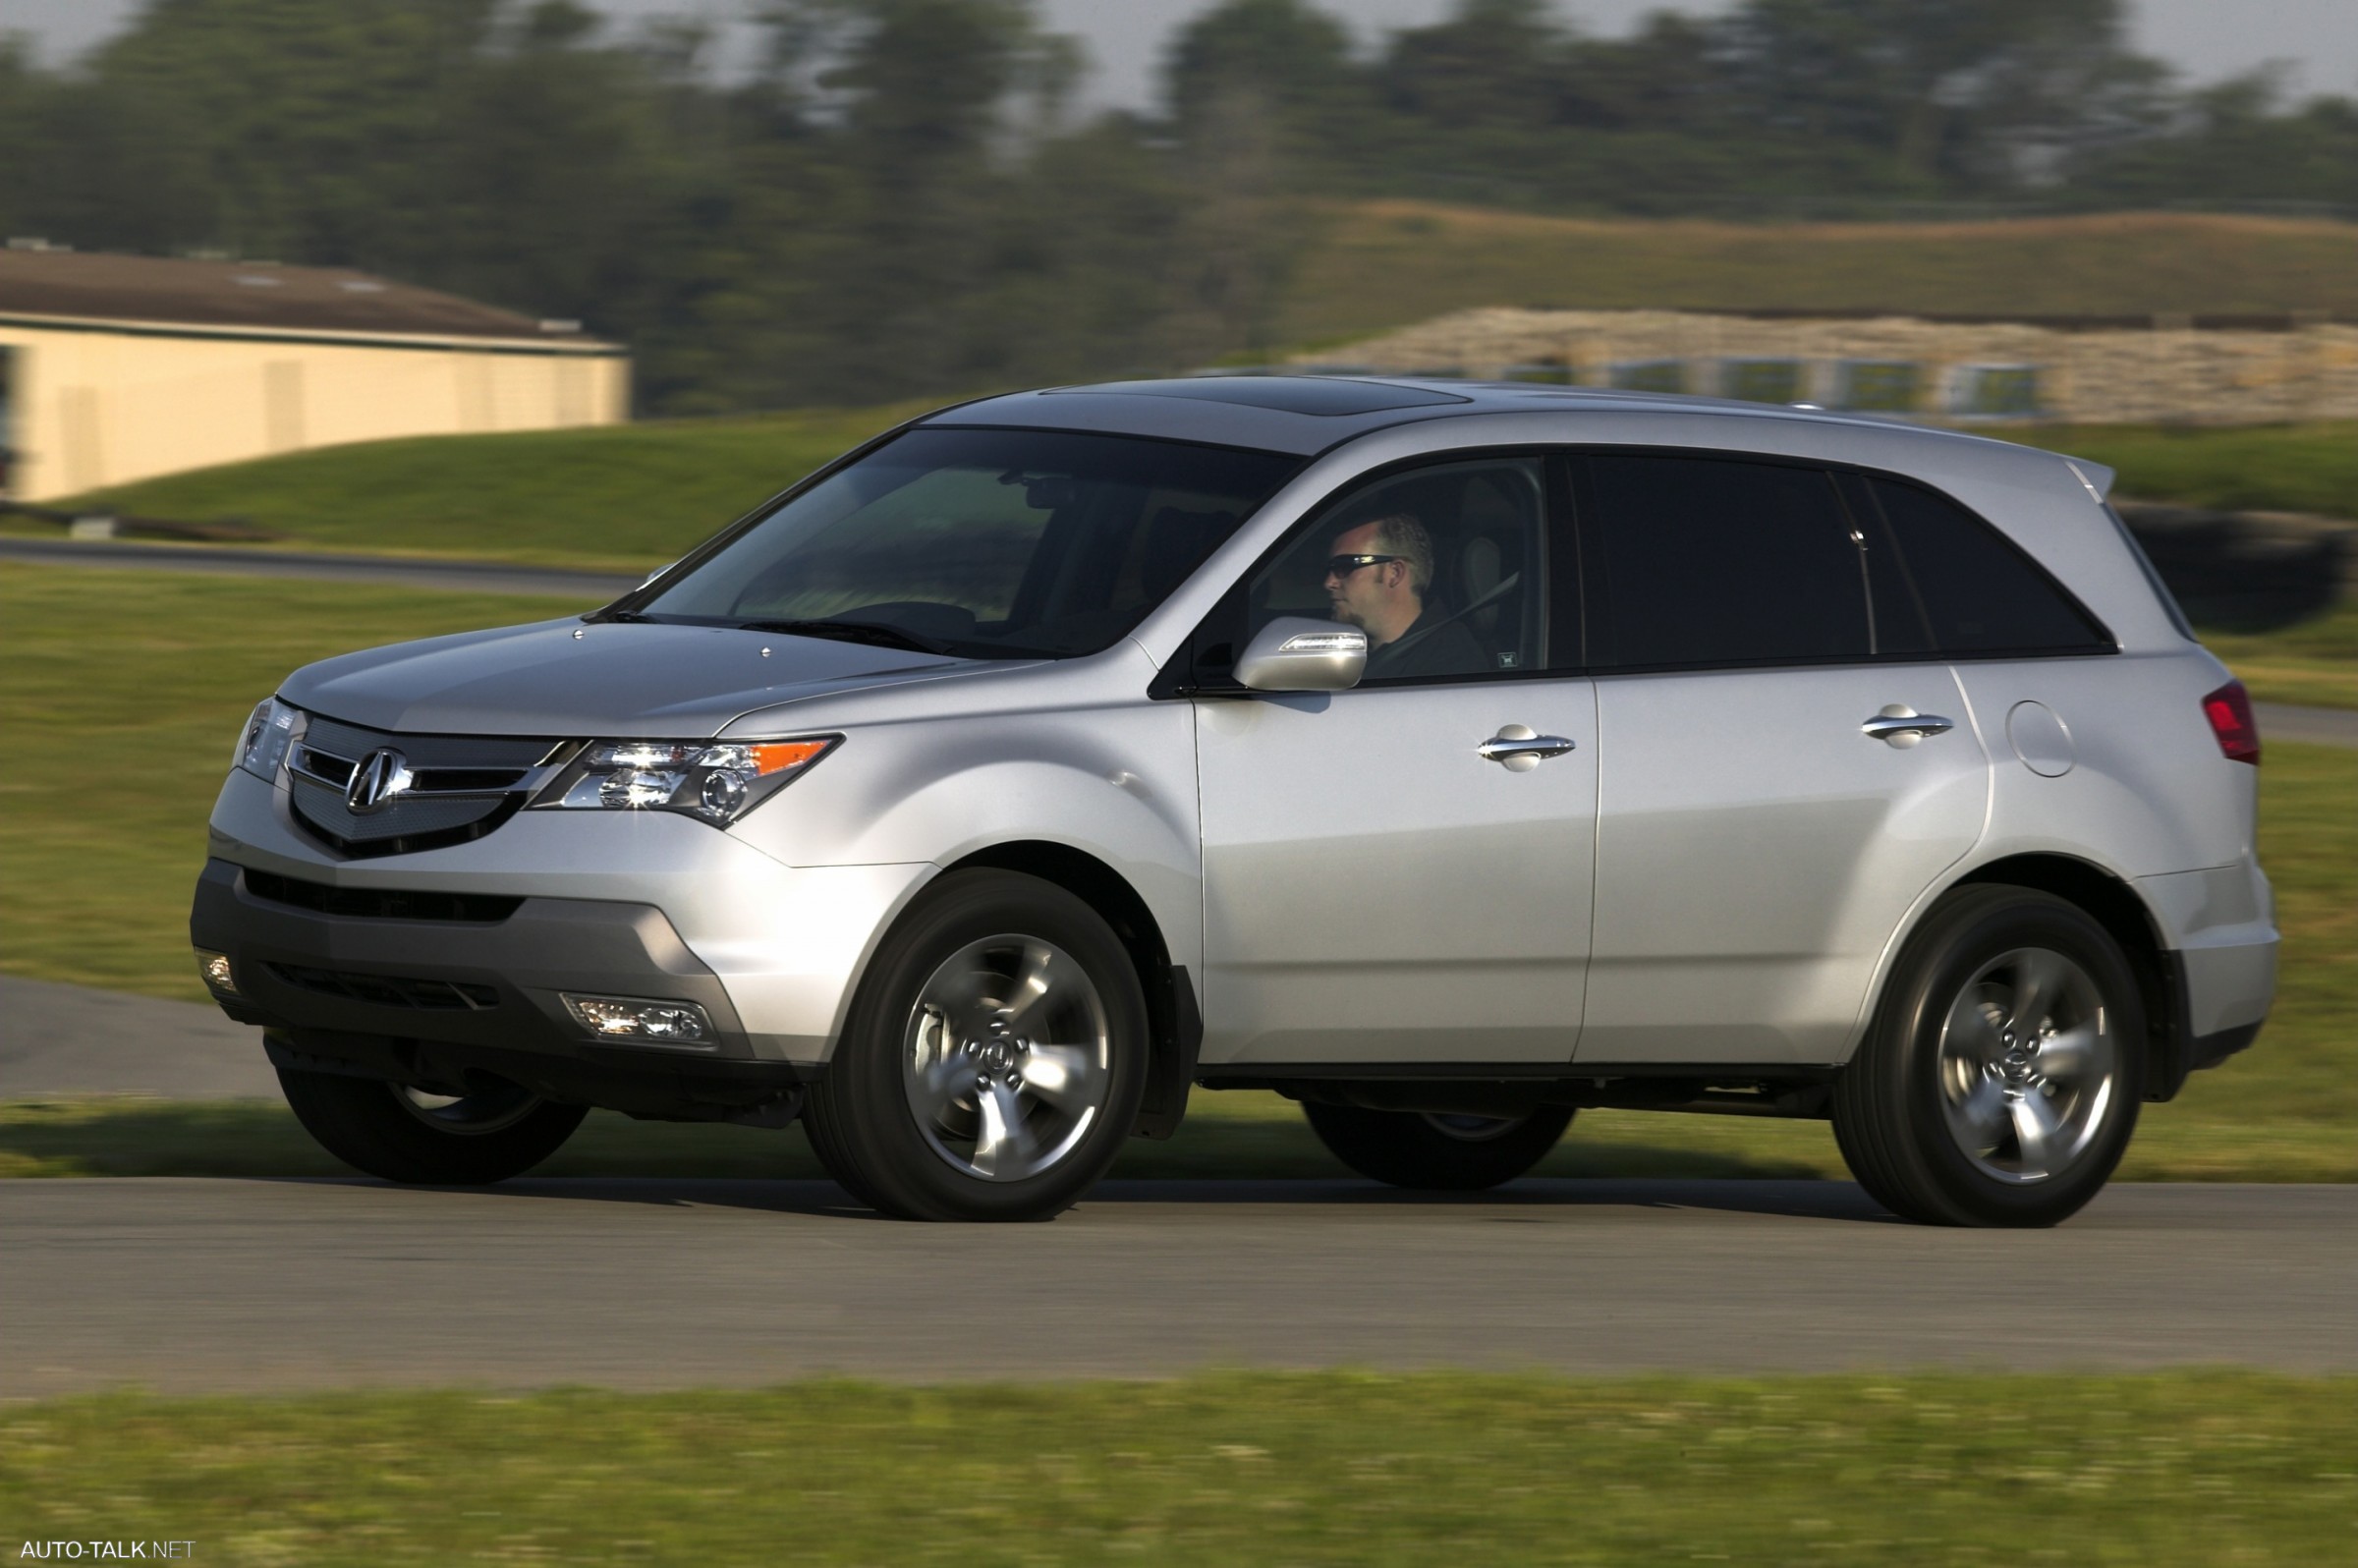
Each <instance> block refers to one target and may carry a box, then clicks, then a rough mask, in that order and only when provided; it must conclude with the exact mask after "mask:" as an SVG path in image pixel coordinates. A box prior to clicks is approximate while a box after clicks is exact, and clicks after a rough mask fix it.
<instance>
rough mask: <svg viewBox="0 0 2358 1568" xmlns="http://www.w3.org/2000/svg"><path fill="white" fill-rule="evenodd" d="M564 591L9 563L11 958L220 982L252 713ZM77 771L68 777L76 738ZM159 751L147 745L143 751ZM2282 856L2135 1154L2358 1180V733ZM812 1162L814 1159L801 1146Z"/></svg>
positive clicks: (35, 1110) (1147, 1159)
mask: <svg viewBox="0 0 2358 1568" xmlns="http://www.w3.org/2000/svg"><path fill="white" fill-rule="evenodd" d="M550 608H551V602H550V601H549V600H546V599H501V598H489V597H468V596H462V595H447V594H426V593H421V592H419V591H417V590H414V589H408V588H382V589H380V588H364V587H358V586H354V585H347V584H325V583H316V584H314V583H300V582H287V581H272V580H264V579H253V580H241V579H224V578H208V577H194V576H178V575H175V574H170V573H152V574H150V573H128V572H89V571H78V570H74V569H70V568H57V567H30V566H0V625H4V626H5V627H6V628H7V650H8V657H7V659H6V661H5V664H4V665H0V733H5V734H6V735H7V736H8V737H9V738H10V742H11V744H10V746H9V747H8V749H7V750H6V752H5V754H4V756H0V972H5V973H8V974H13V975H25V976H30V977H34V978H37V979H43V980H72V981H76V982H79V983H82V984H87V985H101V986H110V987H113V988H116V989H122V990H132V991H138V992H141V993H144V994H147V995H151V996H162V997H171V998H176V999H180V1000H184V1001H201V1000H202V999H203V992H202V989H201V988H200V987H199V986H198V985H197V980H196V977H195V973H194V970H193V968H192V965H191V962H190V959H189V956H188V935H187V911H188V897H189V889H190V887H191V886H192V884H193V883H194V881H195V879H196V875H197V868H199V867H200V866H201V865H202V863H203V858H204V818H205V815H206V812H208V810H209V808H210V805H211V800H212V796H213V793H214V791H215V790H216V789H217V788H218V786H219V780H220V776H221V773H222V772H223V771H224V770H226V768H227V766H228V752H229V747H230V742H231V740H232V739H233V737H234V733H235V731H236V729H237V726H238V723H239V721H240V719H241V718H243V717H244V715H245V713H246V711H247V709H248V708H249V707H250V706H251V705H252V704H253V702H254V701H255V700H258V699H259V698H260V697H262V696H263V695H266V694H267V693H268V692H270V691H271V690H272V688H273V687H274V686H275V685H276V683H277V682H278V681H279V680H280V679H281V678H282V677H283V676H284V675H285V674H286V672H287V671H288V670H290V669H292V668H293V667H295V666H296V665H298V664H301V663H304V662H306V661H308V660H310V659H314V658H318V657H321V656H323V655H325V654H328V653H333V652H340V651H343V650H345V649H347V648H351V647H355V646H365V645H368V644H374V643H380V642H389V641H393V640H395V639H397V638H401V637H408V636H424V635H428V634H432V633H436V632H443V631H451V630H457V629H460V628H464V627H469V626H480V625H490V624H497V623H499V622H502V621H516V620H524V619H528V618H536V617H540V616H544V615H546V614H548V613H549V611H550ZM67 756H72V757H79V758H85V759H86V758H99V759H124V760H126V761H130V762H137V763H139V764H140V765H122V766H115V765H108V766H81V767H79V768H78V769H77V771H76V772H75V774H74V777H73V786H72V788H71V790H66V789H61V788H59V787H58V786H57V784H56V782H55V774H54V771H53V770H54V767H55V764H56V762H57V759H58V758H60V757H67ZM151 764H153V765H151ZM2261 785H2262V791H2263V796H2262V799H2263V809H2262V818H2263V819H2262V829H2261V831H2262V839H2261V847H2262V855H2263V858H2264V860H2265V861H2266V863H2267V865H2268V867H2269V869H2270V871H2271V873H2272V875H2273V876H2274V879H2275V883H2276V890H2277V896H2278V899H2279V913H2280V920H2281V924H2282V925H2283V928H2284V930H2285V949H2284V978H2283V983H2282V988H2281V990H2280V993H2279V998H2278V1002H2277V1008H2276V1013H2275V1016H2274V1019H2273V1020H2272V1021H2271V1023H2270V1024H2269V1027H2268V1030H2267V1032H2266V1033H2265V1034H2264V1035H2263V1036H2262V1043H2261V1045H2260V1046H2259V1047H2258V1048H2256V1049H2255V1050H2253V1051H2252V1052H2250V1053H2249V1054H2247V1055H2246V1056H2244V1057H2241V1058H2239V1059H2237V1060H2236V1061H2233V1062H2231V1063H2229V1064H2228V1065H2227V1066H2226V1067H2224V1068H2222V1069H2220V1070H2219V1071H2218V1072H2215V1073H2210V1074H2206V1075H2204V1076H2203V1077H2201V1078H2199V1079H2197V1080H2196V1081H2195V1082H2194V1084H2193V1085H2192V1086H2191V1087H2190V1089H2189V1091H2188V1092H2187V1094H2186V1095H2185V1096H2183V1097H2182V1098H2181V1099H2180V1100H2179V1101H2178V1102H2176V1103H2175V1104H2171V1105H2166V1106H2159V1107H2155V1108H2153V1110H2152V1111H2151V1112H2150V1114H2149V1118H2148V1121H2147V1125H2146V1127H2145V1130H2144V1131H2143V1132H2142V1133H2141V1134H2140V1135H2139V1138H2138V1141H2137V1144H2136V1146H2135V1147H2134V1148H2133V1150H2132V1153H2131V1155H2130V1161H2129V1164H2128V1166H2127V1169H2126V1174H2128V1175H2130V1176H2135V1177H2148V1178H2152V1177H2163V1176H2167V1177H2180V1178H2216V1179H2230V1178H2232V1179H2327V1180H2348V1179H2358V1138H2353V1137H2351V1136H2350V1129H2351V1128H2352V1127H2358V1071H2354V1070H2353V1069H2354V1068H2358V1022H2354V1021H2358V812H2351V811H2350V810H2349V803H2350V802H2351V801H2352V800H2358V753H2352V752H2348V751H2334V750H2330V749H2327V748H2322V747H2301V746H2291V745H2279V744H2272V745H2271V746H2270V748H2269V756H2268V760H2267V763H2266V765H2265V766H2263V767H2262V769H2261ZM1197 1105H1198V1107H1199V1109H1200V1110H1201V1111H1202V1114H1201V1116H1197V1117H1191V1125H1190V1129H1189V1131H1188V1133H1187V1134H1186V1135H1183V1137H1182V1138H1181V1139H1180V1140H1178V1141H1176V1142H1174V1143H1173V1144H1171V1145H1168V1146H1161V1145H1144V1144H1142V1145H1140V1146H1138V1147H1137V1148H1136V1150H1135V1152H1134V1155H1133V1158H1132V1163H1131V1164H1130V1165H1128V1166H1126V1167H1125V1168H1124V1173H1125V1174H1132V1175H1153V1174H1167V1175H1194V1174H1211V1173H1216V1172H1223V1171H1224V1172H1228V1173H1232V1174H1240V1175H1241V1174H1263V1175H1293V1174H1308V1173H1312V1172H1324V1173H1331V1172H1332V1171H1333V1170H1334V1169H1335V1167H1334V1166H1333V1165H1332V1164H1331V1163H1330V1162H1329V1161H1327V1159H1326V1157H1325V1155H1324V1154H1323V1153H1322V1152H1321V1151H1319V1149H1318V1148H1317V1147H1316V1146H1315V1144H1313V1143H1312V1142H1311V1141H1310V1140H1309V1138H1308V1136H1307V1134H1306V1133H1305V1132H1304V1131H1303V1129H1302V1127H1301V1124H1300V1120H1299V1116H1298V1113H1296V1112H1295V1111H1294V1110H1292V1108H1291V1107H1288V1106H1284V1105H1282V1104H1281V1103H1279V1102H1275V1101H1269V1100H1267V1099H1266V1098H1265V1097H1263V1096H1245V1095H1235V1094H1228V1095H1222V1094H1205V1095H1201V1096H1199V1098H1198V1100H1197ZM800 1150H801V1142H800V1135H799V1134H792V1135H788V1136H787V1137H786V1138H785V1139H783V1140H781V1139H779V1138H777V1137H775V1136H773V1135H764V1134H756V1133H750V1132H746V1131H743V1130H739V1129H732V1128H663V1127H650V1126H645V1125H641V1124H638V1123H631V1122H628V1121H626V1120H624V1119H622V1118H619V1117H617V1118H604V1117H601V1118H598V1119H597V1120H596V1121H595V1122H593V1124H592V1126H591V1129H590V1130H589V1131H588V1132H586V1133H585V1134H584V1135H583V1137H582V1138H581V1140H580V1141H579V1142H578V1143H577V1144H576V1145H574V1146H573V1147H572V1148H568V1149H567V1150H566V1151H565V1153H564V1154H563V1155H562V1156H560V1160H559V1162H558V1163H556V1164H553V1165H552V1166H550V1167H549V1168H550V1170H551V1171H554V1172H566V1171H572V1172H578V1173H588V1172H592V1171H595V1172H616V1173H620V1172H634V1173H639V1174H681V1175H684V1174H702V1173H711V1174H731V1173H747V1174H750V1173H774V1174H791V1173H793V1172H795V1171H797V1170H801V1171H805V1172H809V1171H812V1170H814V1167H813V1166H811V1165H810V1164H809V1163H808V1158H807V1155H806V1154H804V1153H803V1152H801V1151H800ZM798 1161H800V1163H798ZM1556 1161H1557V1162H1556V1163H1555V1164H1553V1165H1551V1166H1550V1167H1549V1169H1551V1170H1554V1171H1556V1172H1558V1173H1561V1174H1567V1175H1570V1174H1596V1173H1602V1172H1604V1171H1607V1170H1611V1171H1620V1172H1626V1173H1650V1174H1664V1175H1669V1174H1689V1175H1774V1174H1813V1173H1815V1174H1838V1173H1839V1171H1840V1169H1841V1167H1840V1163H1839V1160H1838V1158H1837V1157H1836V1155H1835V1153H1834V1150H1833V1145H1832V1141H1831V1139H1830V1138H1829V1137H1828V1136H1827V1134H1826V1131H1825V1127H1824V1125H1823V1124H1819V1123H1770V1122H1757V1121H1751V1120H1745V1119H1737V1118H1706V1117H1662V1116H1654V1117H1647V1116H1639V1115H1634V1114H1627V1113H1624V1114H1620V1115H1613V1114H1594V1115H1591V1116H1587V1117H1584V1118H1582V1120H1581V1121H1580V1122H1579V1123H1578V1124H1577V1129H1576V1132H1575V1135H1574V1137H1573V1139H1572V1141H1571V1142H1570V1143H1569V1144H1568V1145H1567V1146H1566V1148H1565V1149H1564V1150H1563V1151H1561V1152H1559V1154H1558V1155H1557V1156H1556ZM332 1168H333V1167H331V1166H329V1165H328V1164H326V1163H325V1162H324V1161H322V1160H320V1159H319V1158H318V1156H317V1155H316V1154H315V1152H313V1151H311V1150H309V1148H308V1145H307V1144H306V1143H305V1141H304V1140H303V1139H302V1137H301V1135H300V1134H299V1133H298V1132H297V1131H296V1130H295V1129H294V1127H293V1125H292V1123H291V1122H289V1121H288V1120H287V1118H286V1116H285V1114H284V1112H282V1111H279V1110H277V1109H276V1108H275V1107H268V1106H262V1107H244V1108H237V1107H197V1108H192V1107H181V1106H163V1105H152V1104H141V1103H139V1102H128V1103H127V1102H120V1101H99V1102H87V1103H79V1104H72V1105H63V1106H36V1105H16V1106H10V1107H6V1108H5V1109H0V1172H6V1173H13V1174H22V1175H32V1174H73V1173H78V1172H85V1171H86V1172H93V1173H100V1172H105V1173H140V1172H154V1173H160V1172H164V1171H171V1172H177V1173H183V1174H199V1173H204V1174H250V1173H258V1172H270V1171H285V1172H298V1171H306V1170H315V1171H325V1170H328V1169H332Z"/></svg>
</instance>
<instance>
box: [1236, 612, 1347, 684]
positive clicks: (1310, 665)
mask: <svg viewBox="0 0 2358 1568" xmlns="http://www.w3.org/2000/svg"><path fill="white" fill-rule="evenodd" d="M1367 667H1368V634H1367V633H1365V632H1363V631H1361V630H1360V629H1359V628H1358V627H1356V626H1345V625H1343V624H1342V623H1341V622H1339V621H1315V620H1312V619H1311V618H1310V617H1309V616H1307V615H1281V616H1279V617H1278V618H1277V619H1276V620H1274V621H1271V622H1270V623H1269V624H1268V625H1266V626H1264V627H1263V628H1262V629H1261V630H1260V631H1259V632H1257V633H1255V634H1254V636H1253V641H1252V642H1250V643H1247V644H1245V651H1244V652H1243V654H1241V655H1240V656H1239V657H1238V658H1237V661H1236V678H1237V680H1238V681H1239V682H1241V683H1242V684H1244V685H1246V686H1249V687H1251V688H1252V689H1253V690H1255V691H1257V692H1347V691H1349V690H1350V689H1351V688H1352V687H1354V686H1357V685H1358V684H1359V677H1360V674H1361V672H1362V671H1364V670H1366V669H1367Z"/></svg>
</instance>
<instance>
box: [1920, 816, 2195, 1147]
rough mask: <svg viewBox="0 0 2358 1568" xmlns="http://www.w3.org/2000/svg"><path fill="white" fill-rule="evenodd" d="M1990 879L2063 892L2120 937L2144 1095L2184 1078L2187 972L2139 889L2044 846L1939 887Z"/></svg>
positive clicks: (2162, 1091)
mask: <svg viewBox="0 0 2358 1568" xmlns="http://www.w3.org/2000/svg"><path fill="white" fill-rule="evenodd" d="M1993 884H1994V885H1997V886H2006V887H2027V888H2032V889H2034V890H2036V891H2038V892H2042V893H2047V894H2050V895H2051V896H2053V897H2056V898H2059V899H2062V900H2063V901H2064V902H2065V903H2067V904H2070V905H2072V906H2074V907H2075V908H2077V909H2079V910H2080V911H2082V912H2083V913H2084V914H2086V915H2087V916H2088V917H2089V918H2090V919H2091V920H2093V921H2095V922H2096V923H2097V924H2100V925H2102V926H2103V927H2104V928H2105V934H2107V935H2109V936H2110V937H2111V938H2112V939H2113V940H2114V941H2115V942H2117V943H2119V944H2120V950H2121V952H2122V953H2124V954H2126V955H2127V957H2128V960H2129V969H2130V971H2131V973H2133V974H2134V975H2135V976H2136V977H2137V989H2138V999H2139V1001H2140V1002H2141V1003H2142V1004H2143V1005H2144V1008H2145V1018H2146V1055H2145V1075H2144V1078H2145V1097H2146V1098H2147V1099H2149V1100H2165V1099H2169V1098H2171V1097H2172V1096H2174V1095H2175V1094H2176V1093H2177V1092H2178V1089H2179V1086H2180V1085H2181V1084H2182V1083H2183V1082H2184V1079H2185V1074H2184V1071H2183V1070H2182V1068H2181V1067H2180V1065H2179V1064H2180V1063H2181V1062H2182V1061H2183V1059H2184V1057H2183V1053H2182V1052H2181V1051H2180V1050H2179V1049H2178V1048H2177V1041H2178V1038H2179V1036H2181V1035H2183V1034H2184V1033H2185V1027H2186V997H2185V980H2184V978H2183V977H2182V976H2181V974H2180V973H2179V969H2178V963H2177V958H2176V955H2175V954H2174V953H2172V952H2171V951H2170V950H2169V948H2168V947H2167V946H2166V945H2165V944H2164V943H2163V941H2162V938H2161V925H2160V924H2159V923H2158V922H2157V921H2156V920H2155V919H2154V914H2153V911H2152V910H2150V909H2148V908H2147V907H2146V904H2145V900H2144V899H2142V898H2140V897H2139V896H2138V895H2137V890H2136V889H2135V888H2134V887H2133V886H2131V885H2130V884H2129V882H2128V881H2127V880H2126V879H2124V878H2122V877H2119V876H2116V875H2114V874H2113V873H2112V872H2110V871H2108V870H2105V868H2103V867H2100V866H2097V865H2095V864H2094V863H2093V862H2090V861H2084V860H2081V859H2079V858H2078V857H2076V856H2071V855H2058V854H2054V853H2051V852H2049V853H2030V854H2022V855H2009V856H2007V857H2005V858H2004V859H2002V860H1995V861H1992V862H1990V863H1989V864H1987V865H1984V866H1977V867H1975V868H1973V869H1972V870H1971V871H1968V872H1967V873H1966V874H1965V875H1963V876H1961V877H1959V878H1958V879H1957V880H1956V881H1955V882H1953V883H1951V884H1950V886H1949V888H1948V889H1944V890H1943V892H1944V894H1945V893H1946V892H1948V891H1953V890H1954V889H1955V888H1959V887H1976V886H1989V885H1993ZM1935 902H1936V903H1937V900H1936V901H1935ZM1928 913H1929V911H1928Z"/></svg>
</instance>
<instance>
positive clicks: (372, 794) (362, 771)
mask: <svg viewBox="0 0 2358 1568" xmlns="http://www.w3.org/2000/svg"><path fill="white" fill-rule="evenodd" d="M411 781H412V777H411V773H410V759H409V758H408V757H406V756H402V755H401V754H400V753H399V752H396V751H394V750H393V749H392V748H391V747H389V746H388V747H379V748H378V749H377V750H375V751H373V752H370V753H369V754H368V755H367V756H364V757H362V758H361V761H360V765H359V766H358V767H355V768H354V769H353V770H352V788H350V789H348V790H346V791H345V792H344V804H345V805H347V806H349V807H351V808H352V809H353V811H354V812H355V813H356V814H358V815H361V816H366V815H367V814H368V813H369V812H381V811H383V810H384V809H385V808H386V807H388V806H390V805H392V804H393V803H394V802H395V801H397V800H399V799H401V797H402V796H403V795H405V794H407V793H408V792H409V788H410V784H411Z"/></svg>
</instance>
